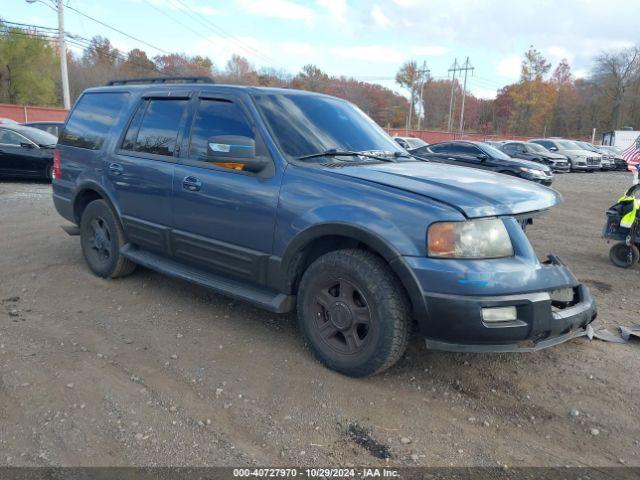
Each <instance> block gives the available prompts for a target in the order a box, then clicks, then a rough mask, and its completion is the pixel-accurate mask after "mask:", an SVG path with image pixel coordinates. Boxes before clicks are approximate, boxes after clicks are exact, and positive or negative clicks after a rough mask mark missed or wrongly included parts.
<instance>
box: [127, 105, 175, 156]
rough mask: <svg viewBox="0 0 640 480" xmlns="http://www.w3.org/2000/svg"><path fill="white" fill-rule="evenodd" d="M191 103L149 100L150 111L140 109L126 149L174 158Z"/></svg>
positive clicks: (132, 125) (135, 117)
mask: <svg viewBox="0 0 640 480" xmlns="http://www.w3.org/2000/svg"><path fill="white" fill-rule="evenodd" d="M187 102H188V100H184V99H165V98H162V99H159V98H154V99H151V100H149V101H148V102H147V105H146V109H143V108H139V109H138V111H137V112H136V114H135V115H134V118H133V120H132V121H131V123H130V124H129V128H128V129H127V133H126V134H125V138H124V141H123V143H122V149H123V150H133V151H135V152H142V153H150V154H153V155H163V156H168V157H171V156H173V154H174V153H175V151H176V142H177V139H178V131H179V129H180V123H181V121H182V117H183V115H184V111H185V108H186V106H187ZM143 110H144V113H143Z"/></svg>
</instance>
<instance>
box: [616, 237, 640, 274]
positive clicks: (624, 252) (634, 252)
mask: <svg viewBox="0 0 640 480" xmlns="http://www.w3.org/2000/svg"><path fill="white" fill-rule="evenodd" d="M609 260H611V263H613V264H614V265H615V266H616V267H620V268H629V267H632V266H633V265H635V264H636V263H638V261H639V260H640V251H639V250H638V247H636V246H635V245H627V244H625V243H623V242H620V243H616V244H615V245H614V246H613V247H611V249H610V250H609Z"/></svg>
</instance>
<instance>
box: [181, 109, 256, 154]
mask: <svg viewBox="0 0 640 480" xmlns="http://www.w3.org/2000/svg"><path fill="white" fill-rule="evenodd" d="M216 135H240V136H244V137H250V138H254V133H253V129H252V128H251V125H250V124H249V122H248V121H247V118H246V117H245V115H244V114H243V113H242V109H241V108H240V106H238V105H237V104H235V103H232V102H228V101H224V100H201V101H200V104H199V105H198V110H197V111H196V115H195V118H194V120H193V126H192V127H191V141H190V146H189V156H190V157H195V158H197V159H198V160H206V158H207V144H208V140H209V138H211V137H214V136H216Z"/></svg>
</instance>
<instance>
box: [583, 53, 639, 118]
mask: <svg viewBox="0 0 640 480" xmlns="http://www.w3.org/2000/svg"><path fill="white" fill-rule="evenodd" d="M639 69H640V49H639V48H638V47H632V48H628V49H625V50H620V51H616V52H605V53H602V54H601V55H599V56H598V57H596V63H595V69H594V80H595V81H596V82H597V83H599V84H600V85H601V86H602V88H603V91H604V92H605V94H606V95H607V96H608V97H609V98H611V117H610V122H611V128H613V129H615V128H619V127H621V126H622V120H623V115H622V114H623V112H622V105H623V100H624V97H625V93H626V91H627V88H628V87H629V85H630V84H631V83H632V82H633V80H634V78H636V77H637V76H638V72H639Z"/></svg>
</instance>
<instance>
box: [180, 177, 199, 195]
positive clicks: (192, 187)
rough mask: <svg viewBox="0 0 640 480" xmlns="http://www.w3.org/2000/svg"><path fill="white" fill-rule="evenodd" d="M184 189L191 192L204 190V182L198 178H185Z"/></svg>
mask: <svg viewBox="0 0 640 480" xmlns="http://www.w3.org/2000/svg"><path fill="white" fill-rule="evenodd" d="M182 188H184V189H185V190H189V191H190V192H197V191H199V190H200V189H201V188H202V182H201V181H200V180H199V179H198V178H196V177H192V176H188V177H184V179H183V180H182Z"/></svg>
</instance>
